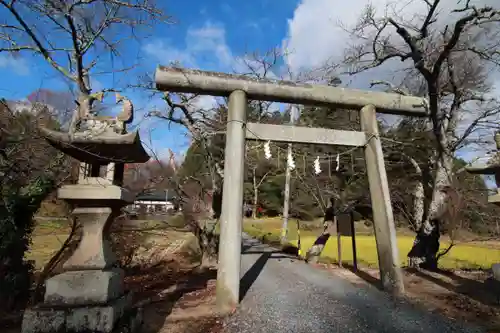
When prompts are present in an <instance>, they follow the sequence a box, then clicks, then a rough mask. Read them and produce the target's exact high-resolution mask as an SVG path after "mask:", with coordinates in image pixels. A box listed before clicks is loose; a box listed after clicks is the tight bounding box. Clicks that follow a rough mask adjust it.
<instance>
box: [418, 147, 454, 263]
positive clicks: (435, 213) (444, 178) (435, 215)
mask: <svg viewBox="0 0 500 333" xmlns="http://www.w3.org/2000/svg"><path fill="white" fill-rule="evenodd" d="M452 166H453V158H452V157H450V156H448V155H447V156H443V158H442V159H438V160H437V161H436V172H435V177H434V182H433V190H432V199H431V202H430V205H429V209H428V212H427V215H426V218H425V220H424V221H423V223H422V225H421V227H420V228H419V229H418V231H417V235H416V237H415V240H414V242H413V247H412V249H411V250H410V252H408V266H410V267H415V268H426V269H436V268H437V258H438V252H439V238H440V226H441V225H440V224H441V223H442V219H441V215H442V212H443V210H444V208H445V207H444V206H445V204H446V196H447V194H446V192H444V191H443V190H444V189H445V188H447V187H449V186H450V185H451V175H452ZM419 205H420V203H419ZM419 207H420V206H419ZM415 209H417V207H415Z"/></svg>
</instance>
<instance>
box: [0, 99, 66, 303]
mask: <svg viewBox="0 0 500 333" xmlns="http://www.w3.org/2000/svg"><path fill="white" fill-rule="evenodd" d="M40 123H43V124H44V125H45V126H48V127H52V128H57V127H58V124H57V122H55V121H54V120H53V119H52V117H51V116H50V114H49V112H48V110H47V109H46V108H42V109H39V110H29V111H28V110H27V111H21V112H14V111H12V110H11V109H10V108H9V106H8V105H7V103H6V102H5V101H0V189H1V198H2V200H1V202H0V239H1V241H0V284H1V285H2V286H3V287H2V288H1V290H0V300H1V305H0V309H7V310H8V309H11V308H12V307H14V306H16V305H23V302H25V301H26V300H27V297H28V293H29V290H30V283H31V280H30V279H31V272H32V269H33V267H32V264H31V263H30V262H27V261H26V260H25V253H26V251H27V250H28V248H29V245H30V242H31V232H32V230H33V226H34V224H33V215H34V214H35V212H36V211H37V210H38V209H39V207H40V204H41V202H42V201H43V200H44V199H45V198H46V197H47V195H49V194H50V193H51V192H52V191H53V190H54V189H55V188H56V187H57V186H58V184H60V183H61V182H63V181H64V180H65V179H67V177H69V159H68V158H67V157H66V156H64V155H63V154H62V153H59V152H58V151H56V150H55V149H54V148H52V147H51V146H49V145H48V144H47V143H46V142H45V140H44V139H43V138H41V137H40V136H39V135H38V129H37V126H38V125H39V124H40Z"/></svg>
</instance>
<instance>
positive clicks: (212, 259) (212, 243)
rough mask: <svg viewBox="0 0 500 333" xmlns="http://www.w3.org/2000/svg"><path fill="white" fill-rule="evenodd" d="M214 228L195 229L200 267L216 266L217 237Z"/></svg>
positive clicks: (209, 267)
mask: <svg viewBox="0 0 500 333" xmlns="http://www.w3.org/2000/svg"><path fill="white" fill-rule="evenodd" d="M214 231H215V228H207V227H206V226H204V227H203V228H199V229H198V231H197V235H196V236H197V238H198V245H199V247H200V252H201V262H200V268H201V269H211V268H214V267H216V266H217V254H218V248H219V238H218V235H217V234H216V233H215V232H214Z"/></svg>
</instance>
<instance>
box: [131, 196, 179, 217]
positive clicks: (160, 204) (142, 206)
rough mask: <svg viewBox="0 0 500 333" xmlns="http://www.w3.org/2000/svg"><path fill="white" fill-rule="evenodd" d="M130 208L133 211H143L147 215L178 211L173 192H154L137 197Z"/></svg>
mask: <svg viewBox="0 0 500 333" xmlns="http://www.w3.org/2000/svg"><path fill="white" fill-rule="evenodd" d="M130 208H131V210H133V211H143V212H145V213H147V214H154V213H166V212H168V211H177V210H178V209H177V208H178V207H177V205H176V203H175V195H174V193H173V191H169V190H152V191H149V192H147V193H141V194H139V195H137V197H136V199H135V201H134V203H133V204H132V205H131V207H130Z"/></svg>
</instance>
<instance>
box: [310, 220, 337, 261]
mask: <svg viewBox="0 0 500 333" xmlns="http://www.w3.org/2000/svg"><path fill="white" fill-rule="evenodd" d="M336 231H337V227H336V223H335V221H326V222H325V227H324V229H323V232H322V233H321V235H319V237H318V238H316V241H315V242H314V244H313V246H312V247H311V248H310V249H309V250H308V251H307V253H306V259H305V260H306V262H312V263H317V262H318V259H319V257H320V255H321V253H322V252H323V249H324V248H325V245H326V242H328V240H329V239H330V236H331V235H335V233H336Z"/></svg>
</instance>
